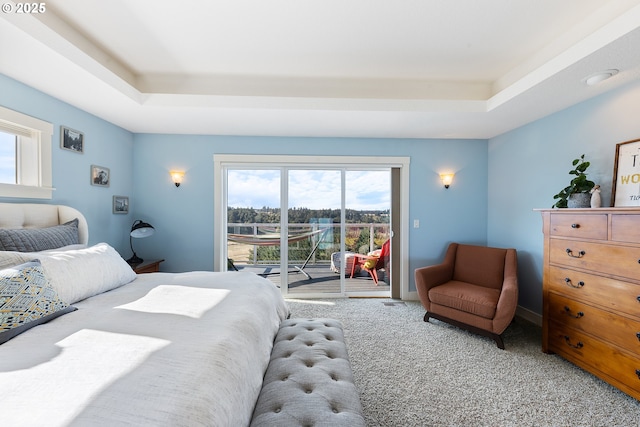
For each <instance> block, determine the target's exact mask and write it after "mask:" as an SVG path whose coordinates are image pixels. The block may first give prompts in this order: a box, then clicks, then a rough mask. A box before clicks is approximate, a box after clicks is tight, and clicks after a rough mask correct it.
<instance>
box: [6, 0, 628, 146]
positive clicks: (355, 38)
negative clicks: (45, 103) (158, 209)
mask: <svg viewBox="0 0 640 427" xmlns="http://www.w3.org/2000/svg"><path fill="white" fill-rule="evenodd" d="M6 4H9V5H12V6H13V11H12V12H9V13H2V14H0V16H1V18H0V73H3V74H5V75H8V76H10V77H12V78H14V79H16V80H19V81H21V82H24V83H26V84H28V85H30V86H32V87H35V88H37V89H39V90H41V91H43V92H46V93H48V94H50V95H52V96H54V97H56V98H59V99H62V100H64V101H66V102H68V103H70V104H72V105H75V106H77V107H79V108H82V109H83V110H86V111H88V112H90V113H93V114H95V115H96V116H99V117H101V118H104V119H105V120H108V121H110V122H113V123H115V124H117V125H119V126H122V127H124V128H126V129H128V130H130V131H132V132H151V133H186V134H219V135H274V136H346V137H403V138H490V137H493V136H495V135H499V134H501V133H503V132H506V131H508V130H510V129H513V128H515V127H518V126H521V125H523V124H526V123H528V122H531V121H533V120H536V119H538V118H540V117H543V116H545V115H547V114H550V113H553V112H555V111H558V110H560V109H563V108H566V107H568V106H570V105H573V104H575V103H577V102H580V101H583V100H585V99H588V98H590V97H593V96H595V95H598V94H600V93H603V92H605V91H608V90H611V89H613V88H615V87H619V86H621V85H623V84H625V83H628V82H630V81H633V80H638V79H640V0H633V1H632V0H611V1H603V0H482V1H478V0H270V1H264V0H262V1H261V0H226V1H222V0H181V1H180V2H177V1H175V0H174V1H167V0H109V1H104V0H47V1H46V2H45V3H42V4H44V5H45V7H46V11H45V12H44V13H41V14H34V13H31V14H24V13H23V14H20V13H16V8H17V6H16V4H15V3H11V2H8V3H5V6H4V7H7V6H6ZM23 4H24V3H23ZM606 69H619V70H620V72H619V73H618V74H617V75H615V76H614V77H612V78H611V79H609V80H606V81H604V82H602V83H600V84H599V85H596V86H587V85H585V84H584V81H583V79H584V78H585V77H587V76H588V75H590V74H592V73H595V72H598V71H602V70H606ZM1 103H2V94H0V104H1Z"/></svg>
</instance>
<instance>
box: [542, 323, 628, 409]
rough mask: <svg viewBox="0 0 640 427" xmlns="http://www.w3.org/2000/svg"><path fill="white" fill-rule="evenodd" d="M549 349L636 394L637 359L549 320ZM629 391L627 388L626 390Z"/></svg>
mask: <svg viewBox="0 0 640 427" xmlns="http://www.w3.org/2000/svg"><path fill="white" fill-rule="evenodd" d="M550 325H551V330H550V331H549V348H550V350H551V351H554V352H555V353H558V354H559V355H561V356H562V357H564V358H566V359H568V360H570V361H572V362H574V363H577V364H578V365H580V366H582V367H584V368H585V369H587V370H589V371H590V372H592V373H594V374H596V375H598V374H599V373H601V374H604V376H602V375H599V376H601V377H602V379H604V380H605V381H608V382H611V381H610V379H612V380H613V385H614V386H616V387H621V388H623V389H625V388H630V389H632V390H633V392H632V395H635V396H634V397H637V396H638V395H639V394H640V359H638V357H634V356H633V355H631V354H630V353H626V352H623V351H620V350H618V349H617V348H616V347H613V346H611V345H609V344H607V343H606V342H602V341H600V340H598V339H596V338H592V337H590V336H589V335H587V334H584V333H582V332H580V331H578V330H576V329H572V328H570V327H568V326H566V325H563V324H561V323H556V322H551V323H550ZM629 391H631V390H629Z"/></svg>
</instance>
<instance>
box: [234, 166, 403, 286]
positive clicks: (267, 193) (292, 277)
mask: <svg viewBox="0 0 640 427" xmlns="http://www.w3.org/2000/svg"><path fill="white" fill-rule="evenodd" d="M221 178H222V179H223V182H224V187H223V193H224V199H223V200H222V202H223V203H222V206H221V207H222V209H223V211H224V212H226V215H225V218H224V222H223V223H222V225H223V227H224V228H222V229H221V236H223V238H224V240H225V245H224V249H223V250H224V252H225V255H226V260H227V266H226V267H227V268H226V269H228V270H246V271H252V272H254V273H256V274H258V275H261V276H263V277H266V278H268V279H269V280H271V281H272V282H273V283H274V284H276V285H277V286H279V287H280V288H281V289H282V291H283V294H285V295H288V296H290V297H322V296H345V295H357V296H390V291H391V286H392V283H391V282H392V275H391V271H392V265H391V259H392V257H391V251H392V246H393V245H391V236H392V232H391V226H390V224H391V216H392V209H391V199H392V198H391V168H390V167H384V166H380V165H375V166H374V167H371V166H370V167H363V166H356V167H353V166H348V165H343V166H341V165H337V166H332V165H329V164H323V165H321V166H314V165H311V164H308V163H305V162H301V163H300V164H295V163H284V164H282V165H275V164H273V163H267V164H264V163H261V162H260V160H259V159H256V161H255V162H252V163H246V162H242V163H238V164H234V163H229V164H227V165H225V166H224V167H221Z"/></svg>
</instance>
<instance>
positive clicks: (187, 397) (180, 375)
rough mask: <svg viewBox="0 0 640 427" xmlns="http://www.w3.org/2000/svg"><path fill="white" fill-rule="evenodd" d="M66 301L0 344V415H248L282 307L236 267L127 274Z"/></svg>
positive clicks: (18, 420)
mask: <svg viewBox="0 0 640 427" xmlns="http://www.w3.org/2000/svg"><path fill="white" fill-rule="evenodd" d="M74 306H76V307H77V308H78V310H77V311H75V312H73V313H70V314H66V315H64V316H62V317H60V318H57V319H55V320H53V321H51V322H49V323H47V324H45V325H40V326H37V327H35V328H33V329H31V330H29V331H27V332H25V333H23V334H22V335H19V336H18V337H16V338H14V339H12V340H10V341H9V342H7V343H5V344H3V345H2V346H0V390H2V397H1V398H0V425H2V426H44V425H47V426H54V425H55V426H69V425H70V426H101V425H104V426H116V425H132V426H143V425H148V426H233V427H236V426H244V425H248V423H249V421H250V419H251V414H252V411H253V406H254V404H255V402H256V399H257V397H258V394H259V392H260V387H261V384H262V377H263V374H264V372H265V369H266V367H267V364H268V361H269V355H270V353H271V348H272V344H273V339H274V337H275V334H276V332H277V330H278V327H279V324H280V322H281V321H282V320H283V319H284V318H285V317H286V316H287V314H288V310H287V308H286V305H285V302H284V300H283V299H282V296H281V295H280V292H279V290H278V289H277V288H276V287H275V286H273V284H271V283H270V282H269V281H268V280H265V279H263V278H260V277H258V276H255V275H253V274H252V273H243V272H230V273H211V272H192V273H178V274H173V273H152V274H144V275H139V276H138V278H137V279H136V280H134V281H133V282H131V283H129V284H127V285H125V286H123V287H120V288H117V289H115V290H112V291H109V292H106V293H104V294H100V295H97V296H94V297H91V298H89V299H86V300H84V301H81V302H78V303H76V304H74Z"/></svg>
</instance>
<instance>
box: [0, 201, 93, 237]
mask: <svg viewBox="0 0 640 427" xmlns="http://www.w3.org/2000/svg"><path fill="white" fill-rule="evenodd" d="M76 218H78V237H79V241H80V243H81V244H83V245H86V244H88V243H89V227H88V225H87V220H86V219H85V217H84V215H82V213H80V211H78V210H77V209H74V208H72V207H69V206H63V205H46V204H37V203H0V228H11V229H15V228H44V227H52V226H54V225H60V224H64V223H65V222H68V221H72V220H74V219H76Z"/></svg>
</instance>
